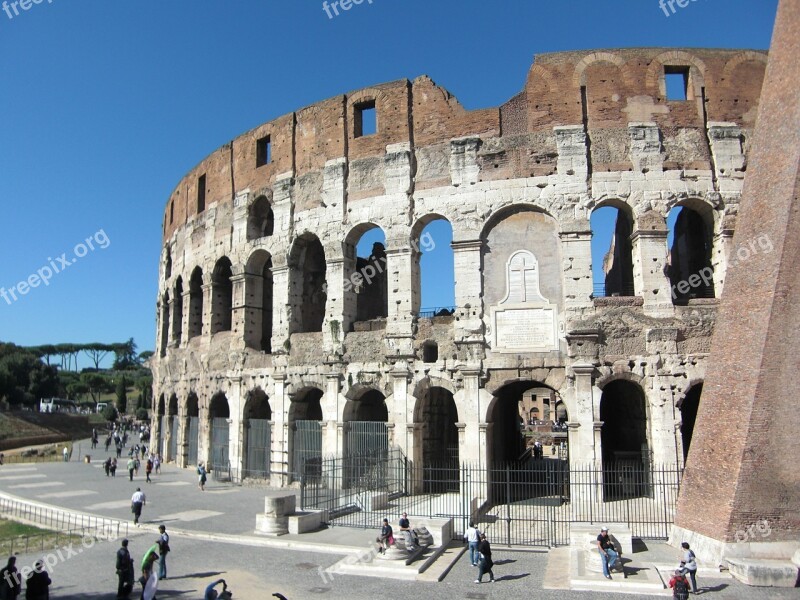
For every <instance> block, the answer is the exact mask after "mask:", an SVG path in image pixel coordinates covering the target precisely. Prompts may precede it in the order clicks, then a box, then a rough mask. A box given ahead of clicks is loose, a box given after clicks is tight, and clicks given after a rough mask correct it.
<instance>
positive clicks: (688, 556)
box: [681, 542, 697, 594]
mask: <svg viewBox="0 0 800 600" xmlns="http://www.w3.org/2000/svg"><path fill="white" fill-rule="evenodd" d="M681 548H683V560H681V571H682V573H683V574H684V575H686V574H687V573H688V574H689V578H690V579H691V580H692V593H693V594H696V593H697V557H696V556H695V555H694V552H693V551H692V550H691V549H690V548H689V542H683V543H682V544H681Z"/></svg>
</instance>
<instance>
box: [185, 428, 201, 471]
mask: <svg viewBox="0 0 800 600" xmlns="http://www.w3.org/2000/svg"><path fill="white" fill-rule="evenodd" d="M199 434H200V418H199V417H189V431H188V432H187V435H188V436H189V439H188V442H189V456H188V457H187V462H188V463H189V464H190V465H196V464H197V442H198V439H197V436H198V435H199Z"/></svg>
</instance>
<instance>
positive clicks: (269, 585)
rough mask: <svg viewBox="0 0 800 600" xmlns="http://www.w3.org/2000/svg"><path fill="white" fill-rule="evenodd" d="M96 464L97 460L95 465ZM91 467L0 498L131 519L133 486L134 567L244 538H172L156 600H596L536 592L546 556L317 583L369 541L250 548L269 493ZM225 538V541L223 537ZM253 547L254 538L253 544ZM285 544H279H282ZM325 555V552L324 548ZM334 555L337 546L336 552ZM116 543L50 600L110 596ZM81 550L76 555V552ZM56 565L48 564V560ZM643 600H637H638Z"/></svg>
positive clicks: (28, 558) (73, 571) (103, 546)
mask: <svg viewBox="0 0 800 600" xmlns="http://www.w3.org/2000/svg"><path fill="white" fill-rule="evenodd" d="M101 462H102V460H100V461H97V463H96V464H97V465H99V464H100V463H101ZM96 464H95V461H94V456H93V464H91V465H86V464H84V463H79V462H77V461H73V462H70V463H44V464H34V465H23V466H10V467H9V466H5V467H2V468H0V490H2V491H3V492H5V493H8V494H13V495H15V496H18V497H22V498H26V499H30V500H35V501H37V502H46V503H48V504H53V505H58V506H63V507H66V508H70V509H74V510H81V511H84V512H89V513H93V514H98V515H103V516H106V517H111V518H117V519H126V520H130V518H131V515H130V508H129V507H130V496H131V494H132V493H133V491H134V490H135V488H136V486H139V487H142V489H143V490H144V491H145V493H146V494H147V498H148V501H147V506H146V507H145V510H144V520H145V522H146V523H145V527H143V528H140V529H136V528H131V529H130V532H129V538H130V540H131V541H130V548H131V550H132V554H133V555H134V556H135V557H136V558H137V560H138V559H139V558H140V557H141V554H142V553H143V552H144V551H145V550H146V549H147V548H148V547H149V546H150V545H151V544H152V543H153V542H154V541H155V537H156V536H155V533H154V531H155V528H156V526H157V525H158V524H159V523H165V524H166V525H167V528H168V530H171V531H172V530H175V531H176V532H177V531H185V532H187V534H190V533H193V534H198V533H205V534H222V535H225V536H226V538H228V536H231V535H234V534H235V535H237V536H246V537H242V538H241V539H240V541H239V543H229V542H223V541H214V540H200V539H193V538H192V537H191V536H190V535H181V534H178V533H173V536H172V539H171V542H170V545H171V547H172V550H173V552H172V553H171V554H170V555H169V559H168V562H169V574H170V576H169V577H168V579H167V580H166V581H163V582H162V584H161V589H160V591H159V594H158V597H159V598H180V599H183V598H187V599H188V598H193V599H194V598H196V599H200V598H202V590H203V589H204V588H205V586H206V585H207V584H208V583H210V582H211V581H213V580H215V579H217V578H219V577H224V578H225V579H226V580H227V581H228V582H229V584H230V586H231V588H232V590H233V591H234V598H236V599H242V600H257V599H261V598H270V597H271V594H272V593H274V592H280V593H282V594H283V595H284V596H286V597H287V598H288V599H289V600H296V599H301V598H302V599H306V598H315V597H319V598H330V599H334V598H336V599H338V598H347V599H348V600H361V599H364V600H367V599H369V600H373V599H374V598H409V597H410V598H419V599H427V598H432V597H438V598H443V599H444V598H470V599H474V600H481V599H483V598H487V599H489V598H504V599H507V598H524V597H531V596H535V597H536V598H537V599H538V598H541V599H543V600H550V599H556V598H588V597H593V596H594V595H595V594H587V593H581V592H569V591H563V590H543V589H542V580H543V577H544V573H545V569H546V567H547V560H548V555H547V554H546V553H543V552H539V553H534V552H513V551H508V550H504V549H502V548H495V560H496V561H497V563H498V564H497V567H496V570H495V574H496V576H497V578H498V581H497V583H494V584H488V583H484V584H482V585H475V584H474V583H473V579H474V578H475V570H474V569H473V568H472V567H470V565H469V563H468V561H467V559H466V558H465V557H464V556H462V557H461V559H460V560H459V561H458V562H457V563H456V565H455V567H454V568H453V570H452V571H451V572H450V574H449V575H448V576H447V578H446V579H445V580H444V582H442V583H439V584H434V583H421V582H400V581H386V580H382V579H377V578H368V577H354V576H346V575H334V576H331V575H329V574H324V573H322V572H321V570H320V569H324V568H327V567H330V566H331V565H333V564H334V563H336V562H337V561H339V560H340V559H341V558H342V556H343V555H346V554H347V553H348V552H351V550H349V548H353V547H357V548H358V547H360V548H363V547H366V546H367V544H368V543H369V540H370V538H372V537H373V536H374V532H365V531H360V530H354V529H348V528H331V529H328V530H325V531H323V532H320V533H317V534H307V535H305V536H298V538H297V539H302V540H304V541H307V542H311V543H315V544H318V545H319V546H320V549H321V550H326V551H325V552H322V551H297V550H289V549H286V548H281V547H253V546H248V545H246V543H247V538H250V539H255V538H254V536H252V534H253V529H254V527H255V515H256V514H257V513H258V512H259V511H261V510H263V503H264V496H265V495H266V494H268V493H275V492H269V491H267V490H263V489H255V488H247V487H228V486H226V485H222V484H215V483H214V482H210V484H209V485H208V486H207V491H206V492H201V491H200V490H199V489H197V485H196V481H195V476H194V472H193V471H191V470H181V469H176V468H174V467H172V466H166V467H164V468H163V469H162V471H163V472H162V474H161V475H155V476H154V477H153V479H154V483H152V484H146V483H144V476H143V475H141V476H140V477H139V478H138V479H136V480H135V481H134V482H133V483H131V482H129V481H128V478H127V473H126V472H125V471H122V472H118V473H117V477H116V478H114V479H112V478H107V477H106V476H105V473H104V472H103V470H102V469H101V468H100V467H99V466H96ZM228 539H232V538H228ZM258 540H259V541H260V540H261V538H258ZM286 541H291V538H290V537H288V536H284V537H282V538H279V543H283V542H286ZM326 546H327V547H326ZM335 546H338V548H336V547H335ZM117 547H118V543H116V542H113V541H109V542H98V543H95V544H94V545H92V546H91V547H87V548H75V549H74V550H75V551H76V552H75V554H74V555H70V553H69V552H68V551H66V550H64V551H62V556H63V557H64V560H63V561H62V560H60V559H59V560H58V564H56V565H55V566H54V567H53V569H52V579H53V581H54V585H53V587H52V591H51V597H52V598H54V599H57V598H61V599H64V600H73V599H74V600H77V599H86V600H94V599H103V600H105V599H111V598H114V597H115V593H114V592H115V590H116V576H115V574H114V555H115V552H116V549H117ZM77 550H80V552H77ZM54 556H55V555H54ZM37 558H40V557H39V556H37V555H35V554H29V555H20V556H19V558H18V565H20V566H24V565H32V564H33V562H34V561H35V560H36V559H37ZM701 585H705V586H709V587H710V588H711V589H712V591H711V592H709V593H708V594H707V596H708V598H709V599H712V598H713V599H719V600H728V599H734V598H752V599H754V600H761V599H763V600H767V599H772V598H778V599H783V598H787V599H788V598H792V599H800V590H770V589H758V588H746V587H745V586H742V585H740V584H738V583H737V582H735V581H733V580H730V579H725V580H705V581H702V582H701ZM603 597H604V599H606V600H614V599H615V598H619V600H628V599H630V598H632V597H635V596H631V595H615V594H608V593H603ZM643 597H644V596H643Z"/></svg>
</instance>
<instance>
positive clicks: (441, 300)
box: [411, 214, 456, 318]
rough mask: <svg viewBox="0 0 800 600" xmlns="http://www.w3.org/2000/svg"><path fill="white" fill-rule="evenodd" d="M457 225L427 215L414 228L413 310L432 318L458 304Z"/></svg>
mask: <svg viewBox="0 0 800 600" xmlns="http://www.w3.org/2000/svg"><path fill="white" fill-rule="evenodd" d="M452 244H453V227H452V225H450V221H448V220H447V219H445V218H444V217H442V216H441V215H436V214H432V215H426V216H425V217H423V218H421V219H420V220H419V221H417V223H416V224H415V225H414V227H413V228H412V230H411V250H412V252H413V253H414V255H413V262H412V273H411V289H412V298H411V303H412V312H413V313H414V314H415V315H419V316H421V317H425V318H430V317H433V316H436V315H437V314H443V313H442V311H447V312H448V313H450V314H452V311H454V310H455V304H456V284H455V281H456V278H455V260H454V255H453V246H452Z"/></svg>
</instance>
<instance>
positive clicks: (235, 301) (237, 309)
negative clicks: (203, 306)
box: [230, 266, 250, 349]
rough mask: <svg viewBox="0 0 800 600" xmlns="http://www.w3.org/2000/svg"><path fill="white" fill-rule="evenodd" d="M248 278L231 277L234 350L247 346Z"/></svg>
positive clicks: (244, 276) (238, 274)
mask: <svg viewBox="0 0 800 600" xmlns="http://www.w3.org/2000/svg"><path fill="white" fill-rule="evenodd" d="M236 268H237V267H236V266H234V269H236ZM239 268H240V267H239ZM248 277H250V276H248V275H245V274H244V273H234V274H232V275H231V285H232V286H233V298H232V302H231V338H230V344H231V347H232V348H238V349H244V345H245V344H244V341H245V327H246V324H247V321H248V319H247V299H246V294H245V284H246V282H247V278H248Z"/></svg>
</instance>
